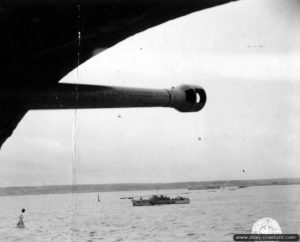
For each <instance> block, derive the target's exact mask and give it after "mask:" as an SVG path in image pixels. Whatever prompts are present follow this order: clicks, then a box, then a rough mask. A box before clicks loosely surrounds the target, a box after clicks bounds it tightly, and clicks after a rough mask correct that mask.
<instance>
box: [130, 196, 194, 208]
mask: <svg viewBox="0 0 300 242" xmlns="http://www.w3.org/2000/svg"><path fill="white" fill-rule="evenodd" d="M131 202H132V205H133V206H153V205H165V204H188V203H190V199H189V198H186V197H180V196H177V197H175V198H170V197H168V196H164V195H160V196H158V195H153V196H150V197H148V198H143V197H140V198H139V199H132V200H131Z"/></svg>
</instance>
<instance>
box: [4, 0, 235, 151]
mask: <svg viewBox="0 0 300 242" xmlns="http://www.w3.org/2000/svg"><path fill="white" fill-rule="evenodd" d="M228 2H231V0H145V1H144V0H63V1H56V0H42V1H41V0H16V1H11V0H2V1H0V29H1V38H0V55H1V58H0V95H1V99H0V147H1V145H2V144H3V142H4V141H5V140H6V139H7V138H8V137H9V136H10V135H11V134H12V132H13V130H14V129H15V127H16V126H17V124H18V122H19V121H20V120H21V119H22V117H23V116H24V115H25V114H26V112H27V111H28V110H29V109H49V108H50V109H54V108H103V107H104V108H108V107H115V108H116V107H124V105H123V104H125V106H126V107H151V106H163V107H174V108H176V109H178V110H179V111H184V112H187V111H199V110H200V109H201V108H202V107H203V106H204V104H205V101H206V95H205V92H204V90H203V89H202V88H200V87H192V86H191V87H187V86H185V87H181V88H179V89H171V90H169V91H166V90H152V89H151V90H145V89H143V90H141V89H126V88H117V87H96V86H86V85H73V86H72V85H66V84H59V83H58V82H59V80H60V79H61V78H63V77H64V76H65V75H66V74H67V73H69V72H70V71H72V70H73V69H74V68H76V67H77V66H79V65H80V64H82V63H83V62H85V61H86V60H88V59H89V58H91V57H92V56H93V55H94V54H95V53H96V52H98V51H99V50H103V49H106V48H110V47H111V46H113V45H115V44H116V43H118V42H120V41H122V40H124V39H126V38H128V37H129V36H131V35H134V34H136V33H138V32H141V31H143V30H146V29H148V28H150V27H152V26H155V25H158V24H161V23H163V22H166V21H168V20H171V19H174V18H178V17H180V16H184V15H186V14H189V13H192V12H195V11H198V10H201V9H205V8H210V7H214V6H217V5H221V4H224V3H228ZM74 90H75V91H74ZM54 97H55V98H54ZM120 100H122V101H124V103H123V102H121V101H120ZM122 105H123V106H122Z"/></svg>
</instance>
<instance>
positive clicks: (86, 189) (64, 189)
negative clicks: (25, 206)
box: [0, 178, 300, 196]
mask: <svg viewBox="0 0 300 242" xmlns="http://www.w3.org/2000/svg"><path fill="white" fill-rule="evenodd" d="M296 184H300V178H282V179H263V180H229V181H202V182H173V183H124V184H82V185H74V186H72V185H48V186H27V187H2V188H1V187H0V196H18V195H44V194H68V193H93V192H114V191H138V190H172V189H189V190H205V189H214V188H216V189H218V188H220V187H239V188H245V187H251V186H270V185H296Z"/></svg>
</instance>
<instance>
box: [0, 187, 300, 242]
mask: <svg viewBox="0 0 300 242" xmlns="http://www.w3.org/2000/svg"><path fill="white" fill-rule="evenodd" d="M180 192H186V190H185V191H183V190H171V191H170V190H164V191H159V193H163V194H166V193H180ZM147 194H157V191H134V192H128V191H127V192H106V193H100V194H99V195H100V199H101V202H100V203H98V201H97V195H98V194H97V193H88V194H74V195H72V194H62V195H35V196H6V197H0V240H1V241H101V240H102V241H218V242H219V241H232V236H233V234H235V233H250V232H251V229H252V226H253V223H254V222H255V221H257V220H258V219H260V218H263V217H271V218H273V219H275V220H277V221H278V223H279V224H280V226H281V229H282V231H283V232H284V233H300V186H299V185H289V186H263V187H248V188H243V189H238V190H234V191H230V190H216V191H215V192H208V191H204V190H201V191H190V194H188V195H186V196H188V197H189V198H190V199H191V203H190V204H183V205H163V206H152V207H133V206H132V204H131V201H130V200H121V199H120V197H123V196H131V195H133V196H134V195H147ZM22 208H25V209H26V212H25V216H24V223H25V226H26V227H25V228H24V229H18V228H16V227H15V226H16V223H17V221H18V216H19V214H20V210H21V209H22Z"/></svg>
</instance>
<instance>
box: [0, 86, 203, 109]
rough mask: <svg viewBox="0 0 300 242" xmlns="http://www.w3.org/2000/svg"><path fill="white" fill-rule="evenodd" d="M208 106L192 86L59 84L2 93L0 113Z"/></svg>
mask: <svg viewBox="0 0 300 242" xmlns="http://www.w3.org/2000/svg"><path fill="white" fill-rule="evenodd" d="M205 102H206V93H205V91H204V89H203V88H201V87H198V86H192V85H182V86H179V87H175V88H174V87H173V88H171V89H169V90H168V89H147V88H130V87H111V86H93V85H77V84H57V85H55V86H50V87H49V86H47V87H41V86H33V87H26V88H21V87H13V88H7V87H6V88H2V90H0V109H13V108H18V109H34V110H43V109H74V108H77V109H87V108H131V107H173V108H175V109H177V110H178V111H181V112H195V111H199V110H201V109H202V108H203V107H204V105H205Z"/></svg>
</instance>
